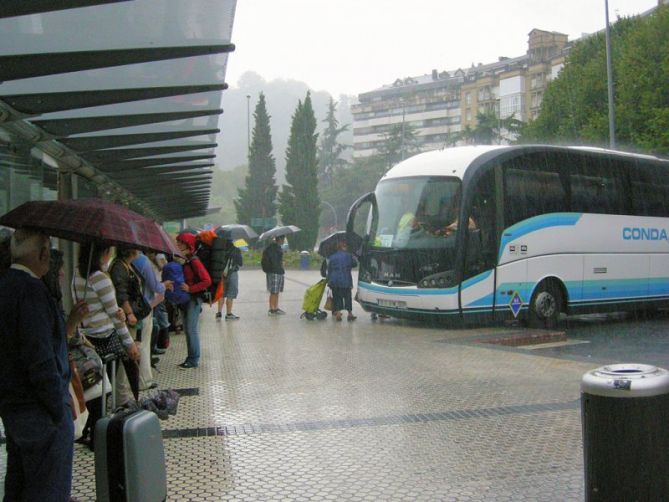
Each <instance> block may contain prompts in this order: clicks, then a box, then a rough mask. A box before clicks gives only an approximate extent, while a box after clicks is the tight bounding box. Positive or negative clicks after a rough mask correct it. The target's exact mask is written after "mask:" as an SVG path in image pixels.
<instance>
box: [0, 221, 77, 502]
mask: <svg viewBox="0 0 669 502" xmlns="http://www.w3.org/2000/svg"><path fill="white" fill-rule="evenodd" d="M49 248H50V246H49V238H48V236H46V235H44V234H42V233H39V232H36V231H32V230H27V229H19V230H17V231H16V232H15V233H14V235H13V236H12V242H11V256H12V265H11V268H10V269H9V270H8V271H7V272H6V273H5V274H4V275H3V277H2V279H0V346H1V347H2V350H0V416H1V417H2V421H3V423H4V427H5V433H6V435H7V474H6V477H5V500H31V501H33V500H45V501H46V500H49V501H59V502H60V501H64V502H66V501H68V500H69V497H70V488H71V484H72V455H73V440H74V437H73V435H74V427H73V421H72V410H71V409H70V404H69V399H70V395H69V391H68V384H69V381H70V368H69V364H68V359H67V342H66V339H65V326H64V323H63V317H62V315H60V313H59V311H58V308H57V306H56V302H55V301H54V299H53V297H52V296H51V295H50V294H49V291H48V289H47V287H46V286H45V284H44V283H43V282H42V281H41V280H40V278H41V277H42V276H44V275H45V274H46V273H47V272H48V270H49V259H50V249H49Z"/></svg>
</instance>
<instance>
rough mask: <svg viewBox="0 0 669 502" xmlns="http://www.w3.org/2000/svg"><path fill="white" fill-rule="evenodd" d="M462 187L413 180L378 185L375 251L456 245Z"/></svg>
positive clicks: (438, 179)
mask: <svg viewBox="0 0 669 502" xmlns="http://www.w3.org/2000/svg"><path fill="white" fill-rule="evenodd" d="M460 188H461V183H460V180H459V179H458V178H446V177H416V178H403V179H391V180H387V181H383V182H381V183H379V185H378V186H377V189H376V201H377V205H378V211H379V220H378V224H377V226H376V229H377V232H376V234H375V235H373V239H372V240H371V242H372V243H373V247H374V248H385V249H394V250H399V249H441V248H447V247H453V246H454V245H455V231H456V227H457V215H458V206H459V202H460Z"/></svg>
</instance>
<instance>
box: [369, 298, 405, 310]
mask: <svg viewBox="0 0 669 502" xmlns="http://www.w3.org/2000/svg"><path fill="white" fill-rule="evenodd" d="M376 302H377V303H378V305H379V307H390V308H394V309H405V308H407V302H403V301H401V300H382V299H380V298H377V300H376Z"/></svg>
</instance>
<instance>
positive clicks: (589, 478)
mask: <svg viewBox="0 0 669 502" xmlns="http://www.w3.org/2000/svg"><path fill="white" fill-rule="evenodd" d="M581 417H582V422H583V463H584V468H585V500H586V501H592V502H594V501H611V500H666V497H667V496H669V431H668V430H667V429H668V428H669V371H667V370H665V369H662V368H657V367H655V366H650V365H647V364H611V365H608V366H602V367H601V368H597V369H595V370H592V371H589V372H588V373H586V374H585V375H583V380H582V382H581Z"/></svg>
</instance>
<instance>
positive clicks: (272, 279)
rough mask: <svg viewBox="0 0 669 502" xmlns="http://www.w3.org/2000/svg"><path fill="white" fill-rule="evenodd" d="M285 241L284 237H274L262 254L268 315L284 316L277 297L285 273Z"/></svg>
mask: <svg viewBox="0 0 669 502" xmlns="http://www.w3.org/2000/svg"><path fill="white" fill-rule="evenodd" d="M285 240H286V236H285V235H280V236H278V237H275V238H274V239H273V240H272V242H271V243H270V245H269V246H267V247H266V248H265V249H264V250H263V253H262V260H261V265H262V269H263V272H265V280H266V283H267V291H268V292H269V311H268V312H267V314H268V315H271V316H276V315H284V314H285V312H284V311H283V310H281V309H280V308H279V295H280V294H281V293H282V292H283V286H284V279H285V277H284V276H285V274H286V271H285V270H284V268H283V250H282V246H283V243H284V242H285Z"/></svg>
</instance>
